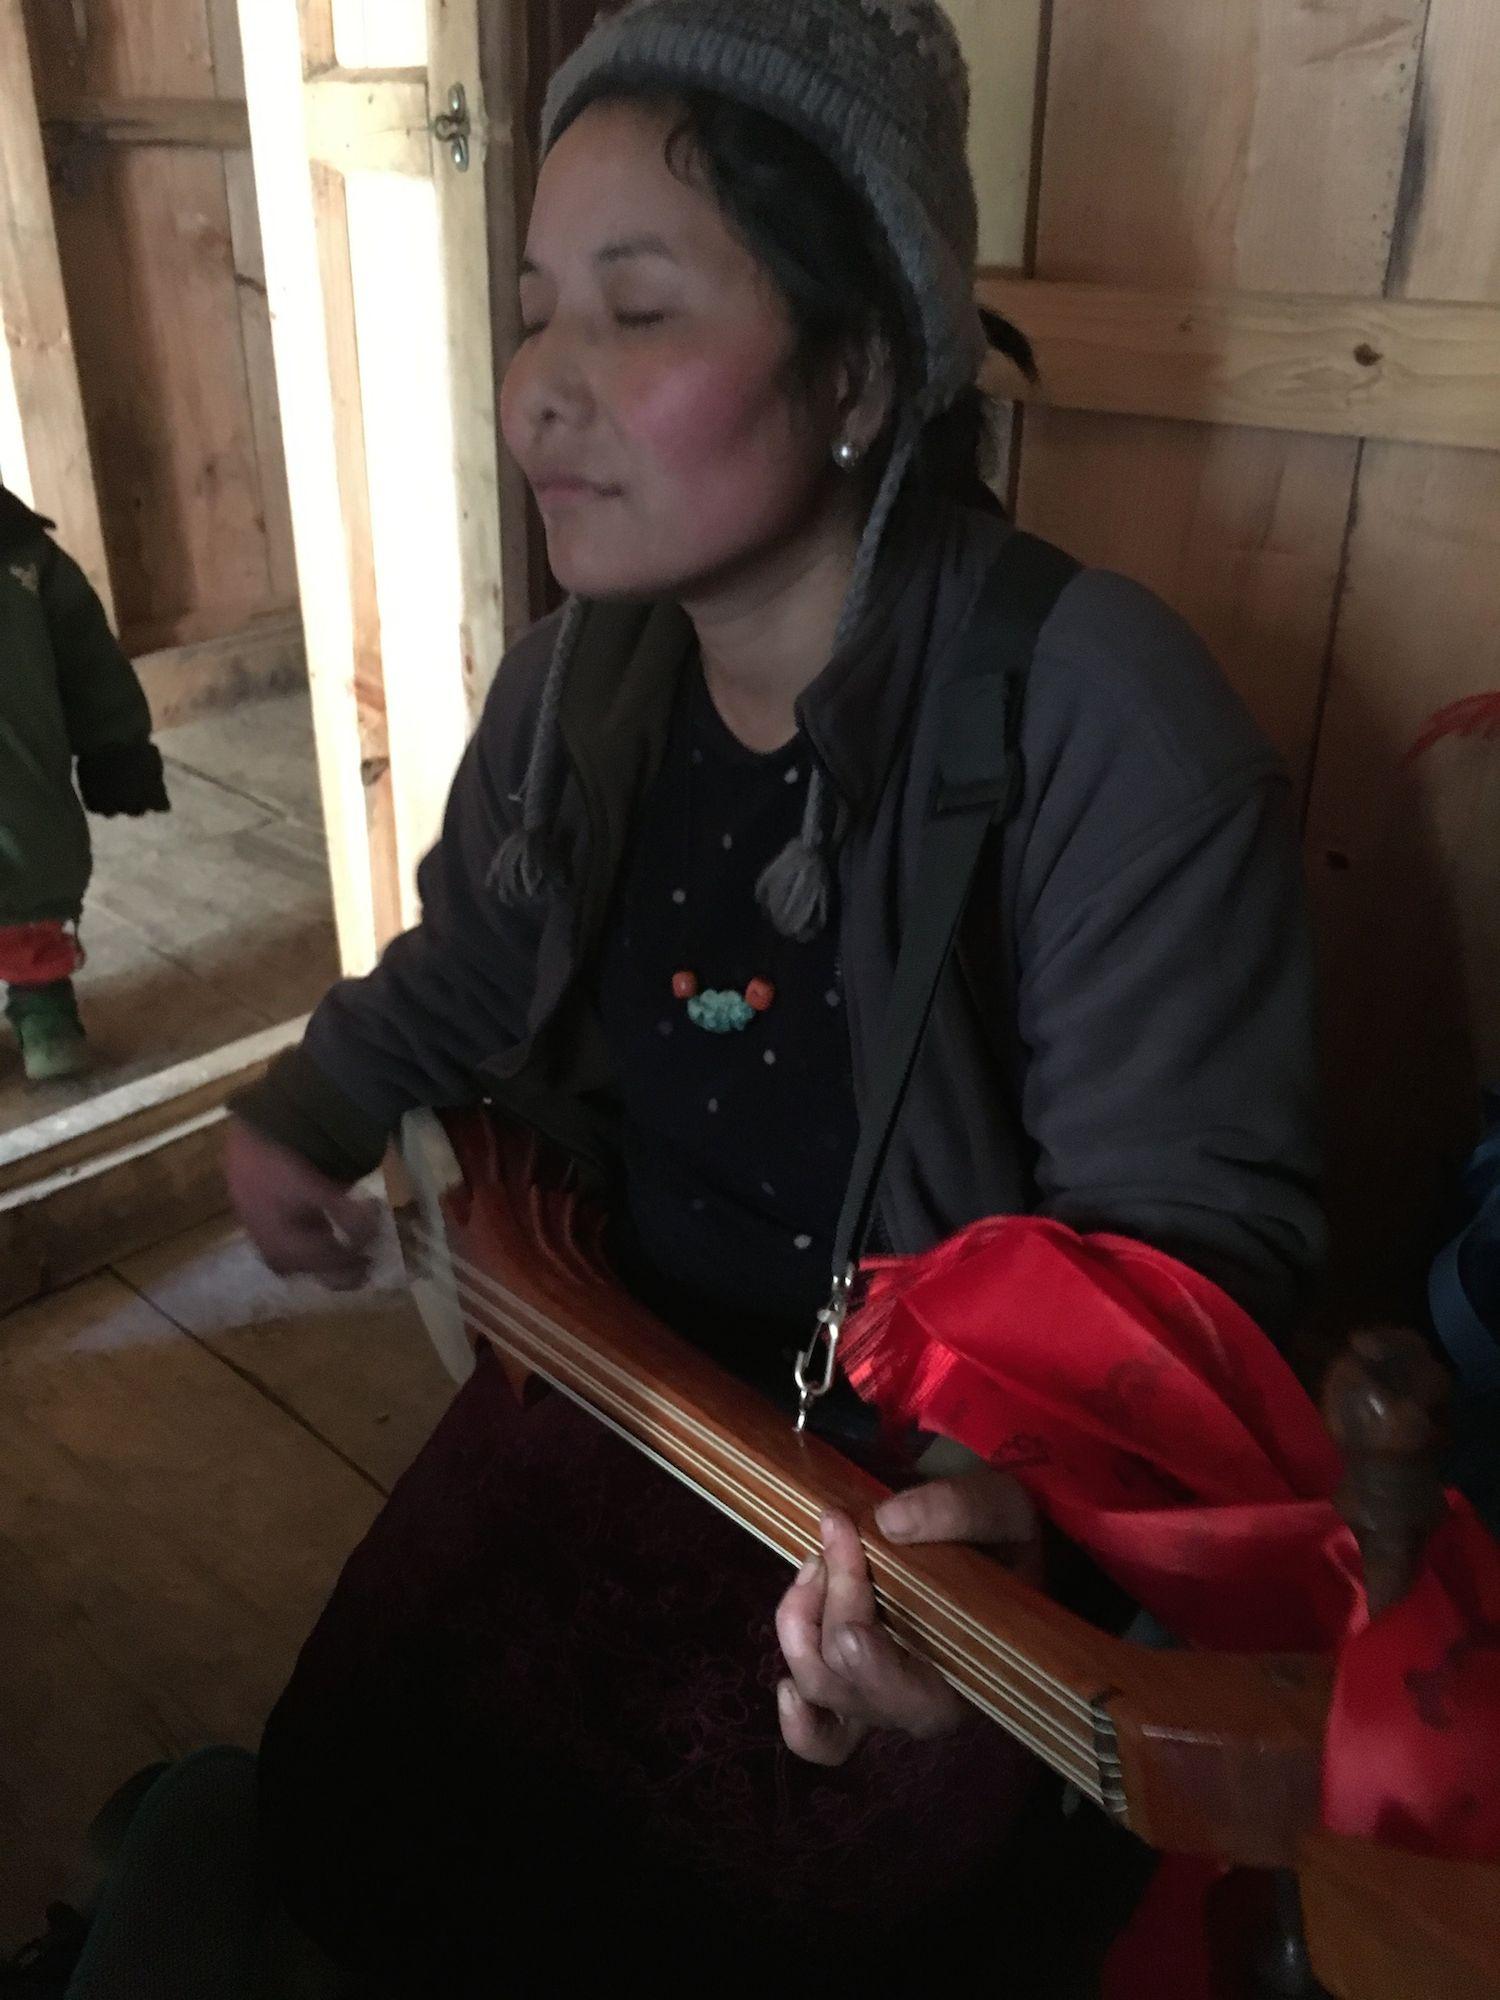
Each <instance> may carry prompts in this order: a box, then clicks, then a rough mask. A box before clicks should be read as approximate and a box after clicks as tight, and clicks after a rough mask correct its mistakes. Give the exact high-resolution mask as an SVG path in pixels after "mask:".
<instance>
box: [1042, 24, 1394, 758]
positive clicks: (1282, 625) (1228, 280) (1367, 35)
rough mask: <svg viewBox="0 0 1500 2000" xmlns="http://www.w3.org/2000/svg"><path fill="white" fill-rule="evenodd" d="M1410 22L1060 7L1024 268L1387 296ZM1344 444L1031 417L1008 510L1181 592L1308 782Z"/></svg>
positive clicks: (1343, 498)
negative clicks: (1032, 250)
mask: <svg viewBox="0 0 1500 2000" xmlns="http://www.w3.org/2000/svg"><path fill="white" fill-rule="evenodd" d="M1424 11H1425V0H1389V4H1376V0H1332V4H1327V5H1323V6H1319V7H1301V6H1298V7H1291V6H1287V5H1285V4H1283V0H1220V4H1218V5H1215V6H1213V7H1197V8H1185V7H1183V6H1182V5H1181V4H1180V0H1057V4H1056V6H1055V8H1054V11H1053V17H1052V31H1051V48H1050V62H1049V72H1048V89H1047V101H1046V125H1045V136H1044V145H1043V164H1042V179H1041V188H1040V203H1039V215H1038V237H1037V254H1036V275H1037V276H1038V277H1041V278H1045V279H1059V280H1069V281H1083V282H1095V283H1102V284H1111V283H1113V284H1129V285H1132V286H1137V287H1141V286H1151V285H1159V286H1164V287H1183V288H1187V289H1194V290H1196V289H1205V288H1229V289H1251V290H1256V291H1302V292H1327V293H1333V294H1339V293H1344V294H1363V293H1369V292H1378V291H1379V289H1380V286H1381V282H1382V279H1383V276H1384V272H1385V267H1386V264H1387V261H1388V259H1389V256H1390V249H1391V242H1392V235H1393V230H1394V225H1395V219H1396V210H1397V195H1398V190H1399V186H1400V177H1401V165H1402V160H1403V157H1404V153H1405V147H1406V136H1407V128H1408V125H1409V122H1410V113H1411V104H1412V98H1413V90H1414V85H1415V74H1416V64H1417V54H1418V48H1419V44H1420V38H1421V30H1422V22H1423V16H1424ZM1358 450H1359V447H1358V445H1357V444H1356V443H1355V442H1353V441H1352V440H1329V439H1326V438H1303V437H1298V436H1292V435H1287V434H1280V435H1278V434H1272V433H1257V432H1252V431H1236V432H1224V431H1221V430H1217V429H1215V428H1214V427H1211V426H1196V425H1195V426H1192V427H1191V428H1190V429H1189V428H1182V427H1176V426H1171V425H1165V424H1161V423H1157V422H1154V421H1152V420H1149V419H1140V418H1119V417H1111V416H1096V415H1082V414H1075V413H1058V412H1050V411H1049V412H1046V413H1037V412H1028V413H1027V417H1026V423H1025V448H1024V454H1023V460H1022V467H1021V484H1020V504H1021V511H1022V517H1023V519H1024V520H1025V521H1026V523H1027V525H1029V526H1032V527H1035V528H1036V529H1038V530H1039V531H1040V532H1041V533H1043V534H1047V535H1050V536H1052V537H1053V538H1054V539H1056V540H1058V541H1061V542H1062V543H1063V544H1064V545H1065V546H1069V547H1073V548H1076V549H1077V550H1078V552H1079V553H1080V554H1082V555H1084V556H1086V557H1087V558H1089V559H1091V560H1093V561H1097V562H1105V563H1109V564H1113V565H1115V566H1117V567H1121V568H1125V569H1128V570H1129V571H1130V572H1131V573H1132V574H1134V575H1137V576H1139V577H1140V578H1141V579H1142V580H1143V581H1144V582H1146V583H1149V584H1151V585H1153V586H1154V587H1155V588H1156V589H1158V590H1159V591H1161V592H1162V594H1163V595H1164V596H1166V597H1167V598H1168V599H1169V600H1171V601H1172V602H1174V603H1176V604H1177V605H1178V607H1179V608H1180V609H1181V610H1182V611H1183V612H1184V613H1185V614H1186V615H1187V616H1188V617H1189V618H1191V619H1192V620H1193V622H1194V623H1195V624H1197V625H1198V626H1199V627H1200V629H1201V630H1203V632H1204V633H1205V636H1206V637H1207V638H1208V639H1209V640H1210V642H1211V643H1212V644H1213V646H1214V647H1215V649H1216V651H1217V652H1218V654H1219V657H1220V658H1221V660H1222V661H1223V663H1224V665H1225V667H1226V669H1227V671H1228V672H1229V674H1230V676H1231V678H1232V679H1233V680H1234V682H1235V683H1236V685H1237V686H1238V687H1239V689H1240V690H1241V692H1242V693H1243V695H1244V696H1245V698H1246V699H1247V701H1248V702H1249V703H1250V706H1251V708H1252V709H1253V710H1254V711H1255V712H1256V714H1257V715H1258V716H1259V717H1260V719H1261V721H1262V723H1263V725H1264V726H1265V727H1266V728H1267V730H1268V731H1269V732H1270V733H1271V735H1272V737H1273V739H1274V740H1275V741H1276V743H1277V745H1278V747H1279V748H1280V749H1281V750H1282V752H1283V754H1284V755H1285V756H1286V757H1287V758H1288V760H1289V761H1290V763H1291V764H1292V766H1293V768H1294V769H1295V770H1296V771H1298V772H1301V771H1304V770H1305V768H1306V765H1307V761H1308V756H1309V752H1310V746H1311V742H1312V738H1313V733H1314V729H1315V724H1316V717H1317V712H1318V702H1319V690H1320V685H1321V679H1322V669H1323V663H1324V657H1325V653H1326V648H1327V641H1328V630H1329V623H1330V618H1331V613H1332V604H1333V598H1334V592H1335V587H1336V582H1337V578H1338V574H1339V563H1340V556H1341V552H1342V548H1343V543H1344V536H1345V530H1346V525H1347V519H1348V511H1349V501H1350V493H1351V489H1352V483H1353V477H1354V471H1355V465H1356V459H1357V454H1358ZM1147 493H1149V495H1150V504H1149V506H1143V505H1142V495H1143V494H1147Z"/></svg>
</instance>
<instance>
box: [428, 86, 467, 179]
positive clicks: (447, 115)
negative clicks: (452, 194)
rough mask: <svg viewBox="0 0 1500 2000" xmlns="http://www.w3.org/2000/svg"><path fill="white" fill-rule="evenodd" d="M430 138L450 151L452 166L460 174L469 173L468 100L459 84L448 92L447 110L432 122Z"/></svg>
mask: <svg viewBox="0 0 1500 2000" xmlns="http://www.w3.org/2000/svg"><path fill="white" fill-rule="evenodd" d="M432 136H433V137H434V138H435V139H436V140H438V141H439V142H440V143H441V144H442V145H444V146H447V147H449V148H450V149H451V151H452V154H453V164H454V166H455V167H457V168H458V171H459V172H460V173H461V174H466V173H467V172H468V171H469V140H470V138H471V137H472V136H473V127H472V126H471V125H470V123H469V99H468V93H467V92H466V91H465V89H464V87H463V85H462V84H461V83H455V84H454V86H453V88H452V89H451V90H450V91H449V92H448V109H447V110H446V111H441V112H439V113H438V115H437V117H436V118H434V119H433V121H432Z"/></svg>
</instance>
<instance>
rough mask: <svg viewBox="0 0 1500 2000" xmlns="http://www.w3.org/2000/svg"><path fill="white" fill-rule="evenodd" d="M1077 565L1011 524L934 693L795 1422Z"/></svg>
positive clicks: (828, 1368) (1001, 813) (1006, 795)
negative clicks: (1044, 642)
mask: <svg viewBox="0 0 1500 2000" xmlns="http://www.w3.org/2000/svg"><path fill="white" fill-rule="evenodd" d="M1077 571H1078V564H1077V563H1076V562H1075V561H1074V560H1073V558H1072V557H1071V556H1067V555H1064V554H1063V553H1062V551H1061V550H1060V549H1054V548H1053V547H1051V545H1050V544H1049V543H1047V542H1042V541H1038V540H1037V539H1036V537H1035V536H1033V535H1027V534H1023V533H1022V532H1021V531H1020V530H1019V529H1017V530H1016V531H1015V532H1014V533H1013V534H1012V535H1010V537H1009V538H1008V539H1007V541H1006V543H1005V546H1004V548H1003V549H1002V550H1001V552H1000V555H999V556H998V558H997V559H996V562H995V565H994V567H993V568H992V569H991V571H990V574H989V576H988V577H987V578H986V580H985V583H984V586H983V588H982V589H981V591H980V593H979V596H978V598H977V599H976V600H975V604H974V608H973V610H972V611H971V612H970V613H969V617H968V619H967V621H966V623H965V625H964V629H963V631H962V633H961V634H960V636H959V639H958V641H957V653H956V657H955V659H954V663H953V666H952V669H951V671H950V672H949V673H948V674H947V675H946V676H945V678H944V684H943V687H942V689H941V691H940V693H939V696H938V699H939V701H940V702H941V704H942V708H941V718H940V733H939V748H938V772H937V777H936V780H935V782H934V786H933V796H932V802H931V805H930V806H929V808H928V816H927V824H926V826H925V827H924V829H923V833H922V846H921V852H920V853H919V855H918V857H917V875H916V881H915V883H914V885H913V888H912V893H911V897H910V900H909V909H908V916H907V920H906V926H905V930H904V933H903V936H902V939H901V948H900V951H899V953H898V954H897V958H896V973H895V979H894V981H893V983H892V987H891V998H890V1006H889V1010H888V1012H887V1015H886V1020H885V1026H884V1031H883V1042H882V1048H881V1055H880V1062H879V1066H878V1068H877V1069H876V1072H875V1087H874V1089H873V1091H872V1092H871V1094H870V1098H869V1102H868V1105H867V1108H866V1112H865V1117H864V1120H863V1122H862V1124H861V1127H860V1135H859V1145H858V1147H857V1149H856V1151H855V1155H854V1167H853V1170H852V1172H851V1174H850V1176H849V1185H848V1189H847V1191H846V1192H845V1195H844V1205H843V1209H842V1211H841V1213H840V1215H839V1221H838V1228H837V1231H836V1232H835V1235H834V1248H833V1269H834V1291H833V1298H832V1300H831V1302H830V1304H829V1306H828V1308H827V1309H826V1311H825V1312H824V1313H823V1315H822V1317H821V1322H820V1327H819V1332H818V1334H817V1335H815V1337H814V1340H813V1342H812V1344H811V1345H810V1346H809V1348H808V1349H807V1351H806V1353H805V1354H803V1355H802V1356H801V1357H800V1359H799V1361H798V1364H797V1386H798V1389H799V1390H800V1392H801V1395H802V1416H801V1418H799V1420H798V1428H799V1429H800V1428H801V1427H802V1422H803V1420H805V1418H806V1415H807V1411H808V1409H809V1407H810V1405H811V1403H812V1402H813V1401H814V1400H816V1398H817V1396H819V1395H820V1394H823V1393H825V1392H826V1390H827V1389H828V1388H829V1387H831V1385H832V1381H833V1370H834V1349H835V1346H836V1343H837V1335H838V1331H839V1328H840V1327H841V1325H842V1323H843V1317H844V1313H845V1312H846V1311H847V1309H848V1304H849V1292H850V1287H851V1286H852V1284H853V1281H854V1275H855V1271H856V1269H857V1267H858V1264H859V1259H860V1256H861V1255H862V1253H863V1251H864V1248H865V1244H866V1241H867V1240H868V1237H869V1233H870V1223H871V1220H872V1218H873V1216H874V1212H875V1202H876V1198H877V1196H878V1194H879V1192H880V1183H881V1179H882V1176H883V1174H884V1171H885V1164H886V1159H887V1157H888V1155H889V1153H890V1149H891V1141H892V1139H893V1138H894V1137H895V1133H896V1126H897V1123H898V1121H899V1120H900V1117H901V1107H902V1105H903V1104H904V1103H905V1101H906V1093H907V1090H908V1087H909V1086H910V1083H911V1079H912V1074H913V1072H914V1070H915V1069H916V1066H917V1057H918V1055H919V1053H920V1052H921V1047H922V1041H923V1037H924V1035H925V1033H926V1029H927V1023H928V1021H929V1019H930V1018H931V1015H932V1008H933V1002H934V1001H935V999H936V997H937V990H938V985H939V982H940V980H941V978H942V974H943V968H944V966H945V965H946V964H947V962H948V957H949V954H950V953H951V951H952V949H953V941H954V939H955V937H956V936H957V934H958V927H959V922H960V920H961V918H962V916H963V912H964V906H965V904H966V903H967V901H968V898H969V890H970V888H971V887H972V885H973V881H974V875H975V871H976V870H977V868H978V866H979V857H980V854H981V852H982V850H983V848H984V843H985V840H986V837H987V836H988V834H989V831H990V829H991V827H993V826H995V825H998V824H1001V823H1003V822H1004V821H1005V820H1007V819H1009V817H1010V816H1011V814H1012V813H1013V812H1014V811H1015V809H1016V807H1017V805H1018V804H1019V803H1020V797H1021V782H1022V772H1021V750H1020V743H1021V715H1022V709H1023V706H1024V702H1025V696H1026V678H1027V675H1028V673H1029V672H1030V668H1031V659H1032V654H1033V653H1034V652H1035V650H1036V642H1037V635H1038V634H1039V633H1040V631H1041V629H1042V626H1043V625H1044V624H1045V623H1046V621H1047V618H1048V616H1049V614H1050V613H1051V610H1052V607H1053V606H1054V605H1055V604H1056V602H1057V600H1058V598H1059V597H1060V596H1061V594H1062V592H1063V590H1064V588H1065V587H1066V586H1067V584H1068V582H1069V581H1070V579H1071V578H1072V577H1073V576H1074V575H1076V574H1077Z"/></svg>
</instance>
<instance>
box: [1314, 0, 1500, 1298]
mask: <svg viewBox="0 0 1500 2000" xmlns="http://www.w3.org/2000/svg"><path fill="white" fill-rule="evenodd" d="M1417 138H1418V151H1417V153H1416V154H1415V155H1414V162H1413V171H1412V173H1411V174H1410V175H1409V177H1408V178H1409V189H1410V202H1409V212H1408V215H1407V218H1406V225H1405V228H1404V231H1403V235H1402V240H1401V242H1400V243H1399V244H1398V246H1397V255H1396V258H1395V260H1394V266H1393V278H1394V284H1395V289H1396V290H1397V292H1398V295H1399V296H1400V297H1402V298H1407V299H1422V298H1432V299H1445V300H1475V301H1485V302H1488V303H1490V304H1491V305H1494V304H1500V14H1497V13H1496V10H1495V9H1494V7H1493V6H1492V5H1491V4H1490V0H1433V6H1432V14H1431V20H1430V23H1429V28H1428V36H1427V45H1426V51H1425V57H1424V62H1423V74H1422V87H1421V119H1420V125H1419V129H1418V134H1417ZM1484 696H1493V697H1495V699H1494V702H1493V704H1492V706H1491V708H1490V709H1489V711H1488V714H1489V725H1488V733H1486V727H1485V716H1486V712H1487V711H1486V710H1485V709H1484V707H1483V706H1482V704H1481V705H1480V706H1479V707H1478V709H1477V712H1476V709H1475V707H1473V706H1470V707H1468V708H1465V709H1462V710H1459V711H1458V713H1457V714H1454V713H1453V710H1454V705H1455V704H1458V703H1461V702H1465V701H1470V702H1472V700H1473V698H1476V697H1478V698H1482V697H1484ZM1428 735H1432V736H1434V737H1436V739H1437V740H1435V741H1433V742H1432V743H1431V744H1430V746H1429V747H1427V748H1425V749H1420V750H1419V749H1418V748H1417V746H1418V744H1419V743H1420V742H1421V741H1422V740H1423V739H1424V738H1425V737H1427V736H1428ZM1497 833H1500V454H1496V453H1470V452H1454V451H1443V450H1438V449H1427V448H1422V447H1414V446H1406V445H1389V444H1381V445H1374V444H1372V445H1370V446H1368V447H1367V448H1366V451H1365V454H1364V463H1363V469H1362V473H1361V478H1360V483H1359V494H1358V506H1357V511H1356V515H1355V520H1354V526H1353V532H1352V535H1351V539H1350V547H1349V564H1348V580H1347V585H1346V588H1345V592H1344V598H1343V603H1342V606H1341V608H1340V615H1339V621H1338V630H1337V634H1336V638H1335V645H1334V651H1333V663H1332V671H1331V674H1330V679H1329V688H1328V703H1327V710H1326V715H1325V719H1324V724H1323V730H1322V736H1321V739H1320V743H1319V751H1318V759H1317V769H1316V776H1315V782H1314V786H1313V792H1312V798H1311V805H1310V812H1309V821H1308V849H1309V859H1310V863H1311V867H1312V880H1313V885H1314V892H1315V897H1316V903H1317V909H1318V915H1319V920H1320V925H1321V929H1322V933H1323V939H1324V949H1325V957H1326V966H1327V973H1326V976H1327V984H1328V988H1329V1002H1330V1005H1329V1030H1328V1041H1329V1051H1330V1072H1331V1078H1330V1081H1331V1089H1332V1093H1333V1101H1332V1112H1333V1118H1332V1129H1333V1131H1334V1132H1335V1134H1336V1135H1337V1149H1336V1161H1335V1164H1336V1175H1335V1184H1334V1193H1335V1201H1336V1213H1337V1217H1338V1221H1339V1224H1340V1236H1341V1240H1342V1242H1343V1246H1344V1253H1345V1265H1346V1267H1347V1268H1346V1269H1345V1272H1344V1284H1345V1285H1346V1286H1352V1285H1353V1284H1354V1281H1355V1276H1356V1273H1357V1274H1358V1275H1359V1277H1360V1279H1361V1281H1362V1288H1368V1287H1369V1286H1372V1285H1373V1286H1376V1287H1379V1288H1382V1289H1384V1288H1387V1287H1389V1288H1395V1287H1399V1286H1400V1285H1401V1284H1403V1283H1404V1281H1405V1280H1407V1279H1408V1278H1409V1277H1410V1276H1411V1275H1412V1274H1413V1273H1414V1272H1415V1271H1416V1270H1417V1269H1418V1268H1419V1267H1420V1264H1421V1262H1422V1261H1423V1259H1424V1258H1425V1255H1426V1252H1427V1249H1428V1247H1429V1245H1430V1242H1431V1238H1432V1233H1433V1229H1434V1207H1435V1204H1436V1203H1437V1201H1438V1200H1439V1197H1440V1194H1441V1190H1442V1188H1443V1186H1444V1184H1445V1181H1446V1177H1447V1175H1448V1173H1449V1172H1450V1171H1451V1168H1452V1166H1453V1164H1454V1156H1455V1154H1456V1153H1457V1152H1458V1151H1460V1150H1461V1149H1462V1147H1463V1146H1464V1145H1465V1144H1466V1143H1467V1141H1468V1138H1469V1135H1470V1132H1471V1130H1472V1125H1473V1105H1474V1090H1475V1086H1476V1084H1477V1082H1478V1081H1479V1080H1480V1079H1481V1078H1484V1077H1490V1076H1494V1075H1496V1074H1500V1013H1497V1009H1496V1004H1495V997H1496V994H1497V993H1500V838H1497Z"/></svg>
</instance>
